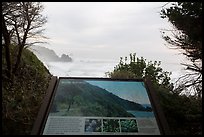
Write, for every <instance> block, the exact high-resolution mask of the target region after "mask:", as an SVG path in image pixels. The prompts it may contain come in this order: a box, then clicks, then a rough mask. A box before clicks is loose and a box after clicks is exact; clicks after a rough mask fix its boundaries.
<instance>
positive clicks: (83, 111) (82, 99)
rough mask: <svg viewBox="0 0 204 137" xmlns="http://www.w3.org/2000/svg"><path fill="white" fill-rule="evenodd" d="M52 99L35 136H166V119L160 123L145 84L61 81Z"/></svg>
mask: <svg viewBox="0 0 204 137" xmlns="http://www.w3.org/2000/svg"><path fill="white" fill-rule="evenodd" d="M48 96H50V98H51V99H50V102H49V103H48V104H47V109H46V111H45V114H44V118H43V119H42V118H41V119H42V122H41V124H37V123H36V125H35V126H38V127H39V130H36V129H37V127H34V128H35V129H34V130H33V134H35V133H34V132H37V131H38V133H36V134H43V135H90V134H91V135H160V134H165V127H164V126H166V125H164V122H163V123H162V122H161V121H163V120H162V119H164V117H163V116H162V117H163V118H162V119H160V115H161V113H160V112H159V111H158V110H157V109H158V108H157V107H158V105H155V102H154V97H152V94H151V93H150V90H149V88H148V87H147V84H146V82H144V81H143V80H134V79H133V80H125V79H109V78H72V77H62V78H61V77H60V78H59V79H58V80H57V84H56V86H55V88H53V93H50V95H48ZM153 96H154V95H153ZM159 109H160V108H159ZM39 115H41V117H42V116H43V114H42V113H41V114H39Z"/></svg>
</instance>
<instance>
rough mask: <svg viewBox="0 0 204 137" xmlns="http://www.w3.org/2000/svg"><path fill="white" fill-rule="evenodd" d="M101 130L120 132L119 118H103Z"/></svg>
mask: <svg viewBox="0 0 204 137" xmlns="http://www.w3.org/2000/svg"><path fill="white" fill-rule="evenodd" d="M103 132H120V127H119V119H103Z"/></svg>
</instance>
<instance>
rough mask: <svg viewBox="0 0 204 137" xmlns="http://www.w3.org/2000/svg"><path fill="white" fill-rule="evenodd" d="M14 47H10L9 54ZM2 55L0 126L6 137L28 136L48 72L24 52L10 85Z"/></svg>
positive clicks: (35, 58) (47, 79) (13, 50)
mask: <svg viewBox="0 0 204 137" xmlns="http://www.w3.org/2000/svg"><path fill="white" fill-rule="evenodd" d="M12 52H15V46H11V53H12ZM4 54H5V53H4V52H2V122H3V123H2V124H3V134H5V135H9V134H12V135H25V134H30V132H31V129H32V127H33V124H34V121H35V118H36V117H37V113H38V110H39V107H40V105H41V103H42V99H43V97H44V95H45V91H46V89H47V86H48V82H49V80H50V78H51V75H50V73H49V71H48V70H47V69H46V68H45V66H44V65H43V63H42V62H40V61H39V60H38V59H37V57H36V56H35V55H34V54H33V53H32V52H31V51H29V50H26V49H24V50H23V53H22V60H21V61H22V63H21V64H20V66H19V71H18V72H17V73H16V75H14V79H13V81H10V80H9V79H8V78H7V76H6V74H5V73H4V72H5V71H6V62H5V56H4Z"/></svg>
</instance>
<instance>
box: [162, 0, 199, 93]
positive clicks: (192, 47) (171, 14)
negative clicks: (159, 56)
mask: <svg viewBox="0 0 204 137" xmlns="http://www.w3.org/2000/svg"><path fill="white" fill-rule="evenodd" d="M161 18H167V19H168V21H169V22H170V23H171V24H173V26H174V30H172V31H171V33H172V36H170V35H167V34H166V33H165V32H163V38H164V40H165V41H166V42H167V43H168V44H169V45H170V46H171V47H173V48H175V49H181V50H182V51H183V54H184V55H185V56H186V57H187V59H189V60H190V62H191V63H190V64H182V65H184V66H185V67H186V69H187V70H189V72H188V73H187V74H185V75H184V76H182V77H180V78H179V79H178V80H177V82H176V83H175V84H176V85H178V86H177V88H176V89H175V91H178V92H181V91H183V90H185V91H187V90H189V91H192V90H193V91H194V92H195V93H196V95H197V96H198V97H201V96H202V2H177V3H173V4H172V5H171V7H169V8H166V9H162V10H161Z"/></svg>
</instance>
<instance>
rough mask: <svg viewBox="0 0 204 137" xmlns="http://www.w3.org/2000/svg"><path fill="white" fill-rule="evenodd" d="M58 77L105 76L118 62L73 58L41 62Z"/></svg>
mask: <svg viewBox="0 0 204 137" xmlns="http://www.w3.org/2000/svg"><path fill="white" fill-rule="evenodd" d="M43 63H44V64H45V66H46V67H47V68H48V70H49V71H50V73H51V74H52V75H54V76H58V77H106V75H105V73H106V72H108V71H113V69H114V67H115V66H116V65H117V64H118V63H119V61H115V60H100V59H75V60H74V61H73V62H43Z"/></svg>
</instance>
